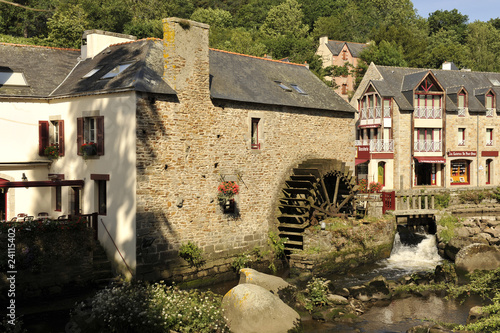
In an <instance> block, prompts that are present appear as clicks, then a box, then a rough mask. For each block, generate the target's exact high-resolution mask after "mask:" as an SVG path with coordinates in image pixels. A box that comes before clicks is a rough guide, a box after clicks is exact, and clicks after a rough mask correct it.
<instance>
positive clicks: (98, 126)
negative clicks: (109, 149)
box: [77, 116, 104, 156]
mask: <svg viewBox="0 0 500 333" xmlns="http://www.w3.org/2000/svg"><path fill="white" fill-rule="evenodd" d="M88 144H94V145H95V147H96V155H98V156H101V155H104V116H97V117H80V118H77V148H78V151H77V153H78V155H83V152H82V146H83V145H88Z"/></svg>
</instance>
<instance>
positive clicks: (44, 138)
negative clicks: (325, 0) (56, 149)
mask: <svg viewBox="0 0 500 333" xmlns="http://www.w3.org/2000/svg"><path fill="white" fill-rule="evenodd" d="M48 145H49V122H48V121H46V120H40V121H39V122H38V155H40V156H44V155H45V154H44V150H45V148H46V147H47V146H48Z"/></svg>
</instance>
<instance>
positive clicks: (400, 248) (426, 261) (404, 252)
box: [386, 233, 443, 271]
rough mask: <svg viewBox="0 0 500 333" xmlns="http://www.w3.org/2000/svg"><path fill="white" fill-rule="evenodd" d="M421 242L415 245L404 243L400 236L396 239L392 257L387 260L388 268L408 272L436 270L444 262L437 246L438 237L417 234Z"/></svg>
mask: <svg viewBox="0 0 500 333" xmlns="http://www.w3.org/2000/svg"><path fill="white" fill-rule="evenodd" d="M416 236H417V237H418V238H421V241H420V242H419V243H417V244H415V245H411V244H409V243H407V242H402V241H401V238H400V234H399V233H397V234H396V237H395V238H394V245H393V247H392V252H391V256H390V257H389V258H388V259H386V265H387V267H388V268H393V269H402V270H408V271H425V270H434V268H435V267H436V265H439V264H440V263H441V262H442V260H443V259H442V258H441V256H439V254H438V250H437V245H436V235H429V234H416Z"/></svg>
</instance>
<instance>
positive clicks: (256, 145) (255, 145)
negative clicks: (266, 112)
mask: <svg viewBox="0 0 500 333" xmlns="http://www.w3.org/2000/svg"><path fill="white" fill-rule="evenodd" d="M259 125H260V118H252V129H251V131H252V132H251V135H252V149H260V142H259V135H260V133H259V127H260V126H259Z"/></svg>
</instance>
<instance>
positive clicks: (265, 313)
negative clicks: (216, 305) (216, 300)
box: [222, 283, 300, 333]
mask: <svg viewBox="0 0 500 333" xmlns="http://www.w3.org/2000/svg"><path fill="white" fill-rule="evenodd" d="M222 308H223V310H224V317H225V318H226V323H227V325H228V326H229V329H230V330H231V332H233V333H281V332H283V333H286V332H288V331H289V330H291V329H293V328H294V327H295V326H296V325H298V324H299V323H300V316H299V314H298V313H297V312H296V311H295V310H293V309H292V308H291V307H289V306H288V305H286V304H285V303H284V302H283V301H282V300H280V299H279V297H278V296H275V295H273V294H272V293H271V292H270V291H268V290H266V289H265V288H262V287H260V286H258V285H255V284H249V283H244V284H239V285H237V286H236V287H234V288H233V289H231V290H230V291H228V292H227V294H226V295H225V296H224V298H223V300H222Z"/></svg>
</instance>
